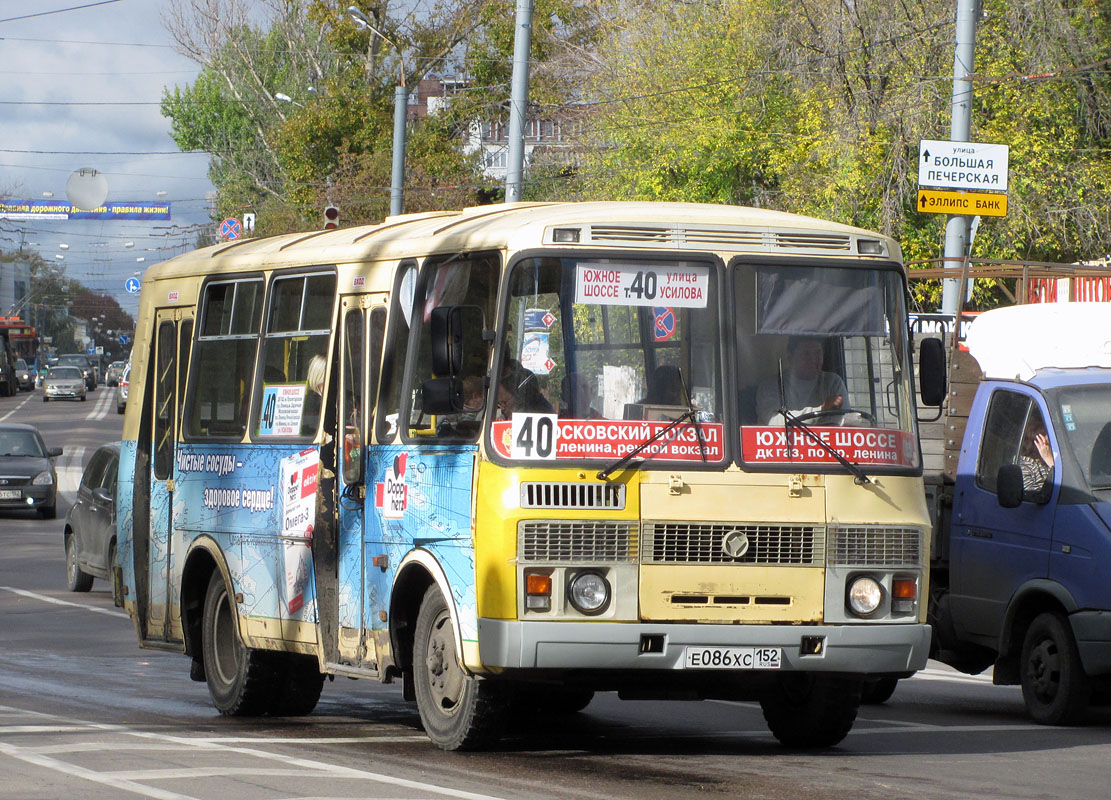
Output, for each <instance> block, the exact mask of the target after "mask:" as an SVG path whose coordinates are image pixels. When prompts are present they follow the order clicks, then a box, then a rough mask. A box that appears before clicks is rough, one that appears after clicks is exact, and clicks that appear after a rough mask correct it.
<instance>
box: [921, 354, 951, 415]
mask: <svg viewBox="0 0 1111 800" xmlns="http://www.w3.org/2000/svg"><path fill="white" fill-rule="evenodd" d="M918 387H919V392H920V393H921V395H922V402H923V403H924V404H926V405H928V406H940V405H941V404H942V403H943V402H945V390H946V387H945V344H944V343H943V342H942V341H941V339H935V338H930V339H923V340H922V343H921V344H920V345H919V346H918Z"/></svg>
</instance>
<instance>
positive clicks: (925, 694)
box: [0, 387, 1111, 800]
mask: <svg viewBox="0 0 1111 800" xmlns="http://www.w3.org/2000/svg"><path fill="white" fill-rule="evenodd" d="M102 403H103V406H101V404H102ZM9 412H14V413H12V415H11V416H9V417H7V419H9V420H12V421H21V422H31V423H33V424H36V425H38V426H39V427H40V429H41V430H42V431H43V434H44V437H45V439H46V441H47V444H48V445H61V446H62V447H63V448H64V449H65V452H64V453H63V455H62V457H61V458H60V459H59V465H60V467H61V472H62V474H63V479H62V488H63V490H67V489H68V490H69V491H72V488H73V487H75V486H76V480H77V478H78V477H79V476H80V469H81V467H82V466H83V464H84V462H85V461H86V460H87V458H88V457H89V456H90V455H91V454H92V451H93V450H94V449H95V447H96V445H97V444H99V443H101V442H103V441H108V440H110V439H114V438H118V437H119V435H120V428H121V425H120V423H121V421H122V417H119V416H117V415H116V411H115V394H114V390H106V389H105V388H104V387H101V388H99V389H98V390H97V391H96V392H94V393H93V394H92V395H90V398H89V400H88V401H87V402H85V403H80V402H78V403H69V404H63V403H49V404H45V405H44V404H43V403H42V401H41V398H40V396H39V394H38V393H37V392H36V393H35V394H32V395H20V396H17V397H15V398H0V418H3V417H5V415H7V414H8V413H9ZM66 505H67V503H66V502H65V494H64V493H63V500H62V501H61V502H60V503H59V511H60V512H62V511H63V509H64V508H65V507H66ZM62 525H63V520H62V519H61V518H59V519H58V520H51V521H43V520H40V519H38V517H37V516H34V515H32V514H29V513H26V512H12V513H8V514H0V552H2V553H3V557H2V558H0V799H4V800H6V799H7V798H13V799H15V798H18V799H19V800H24V799H30V798H34V799H35V800H38V799H40V798H42V799H47V798H58V799H59V800H63V799H64V800H71V799H72V798H75V797H76V798H82V799H83V800H85V799H88V800H98V799H99V798H121V797H152V798H204V800H227V798H235V800H251V799H252V798H356V797H364V798H365V797H370V798H402V797H405V798H433V797H462V798H490V797H498V798H524V797H528V798H549V797H550V798H590V799H591V800H594V799H595V798H649V799H653V800H654V799H657V798H658V799H659V800H664V798H669V799H670V798H694V797H730V798H732V797H744V798H754V799H762V798H768V799H769V800H780V799H782V800H786V799H787V798H791V799H792V800H794V799H796V798H801V797H817V798H827V797H852V798H854V799H855V798H864V799H870V798H883V799H884V800H892V799H893V798H915V799H916V800H920V799H921V798H931V800H932V799H934V798H968V797H976V798H1085V799H1087V798H1099V797H1106V796H1107V794H1108V789H1107V778H1106V776H1107V767H1106V764H1107V762H1108V759H1109V758H1111V711H1109V710H1106V709H1100V710H1097V711H1096V712H1095V713H1094V714H1093V715H1092V721H1091V723H1090V724H1089V725H1087V726H1085V727H1079V728H1046V727H1042V726H1038V725H1035V724H1033V723H1031V722H1030V721H1029V720H1028V719H1027V717H1026V716H1025V713H1024V710H1023V706H1022V699H1021V694H1020V692H1019V690H1018V689H1016V688H1010V687H996V686H992V685H991V683H990V679H989V678H987V677H984V676H977V677H969V676H961V675H958V674H956V673H953V672H952V671H951V670H949V669H947V668H944V667H941V666H940V665H934V664H931V667H930V669H928V670H926V671H925V672H923V673H920V674H919V675H918V676H916V677H914V678H913V679H911V680H908V681H904V682H902V683H901V684H900V686H899V688H898V689H897V690H896V692H895V695H894V696H893V697H892V699H891V700H890V701H888V703H886V704H885V705H883V706H870V707H867V706H866V707H864V708H862V709H861V713H860V716H859V717H858V719H857V723H856V726H855V727H854V728H853V731H852V732H851V733H850V734H849V736H848V737H847V738H846V739H845V741H844V742H843V743H842V744H841V745H840V746H838V747H836V748H833V749H831V750H828V751H823V752H799V751H791V750H786V749H784V748H782V747H780V746H779V745H778V743H777V742H776V741H775V739H774V738H773V737H772V736H771V734H770V733H768V731H767V728H766V726H765V724H764V721H763V718H762V715H761V712H760V708H759V706H758V705H756V704H752V703H726V702H703V703H681V702H675V703H657V702H622V701H620V700H618V699H617V698H616V697H615V696H611V695H599V696H598V697H596V698H595V700H594V702H593V703H591V704H590V706H588V707H587V709H586V710H585V711H584V712H582V713H580V714H576V715H573V716H572V717H570V718H567V719H562V720H561V719H558V718H545V717H534V718H529V719H521V720H519V721H518V722H517V724H516V726H515V728H514V729H513V731H512V732H511V734H510V735H509V736H508V737H507V738H506V739H505V740H504V741H503V742H502V744H501V747H500V748H499V750H498V751H496V752H491V753H477V754H475V753H472V754H461V753H442V752H440V751H439V750H437V749H435V748H434V747H433V746H432V745H431V744H429V742H428V740H427V739H426V738H425V737H424V735H423V733H422V732H421V729H420V722H419V718H418V716H417V713H416V709H415V707H414V706H413V705H412V704H410V703H406V702H405V701H404V700H403V699H402V697H401V691H400V688H399V687H397V686H392V685H387V686H383V685H380V684H377V683H373V682H368V681H352V680H348V679H342V678H341V679H337V680H335V681H334V682H329V683H327V684H326V685H325V688H324V694H323V696H322V698H321V702H320V704H319V706H318V707H317V709H316V711H315V712H314V713H313V714H312V715H310V716H308V717H304V718H297V719H262V720H239V719H228V718H224V717H221V716H219V715H218V714H217V713H216V712H215V711H214V709H213V708H212V705H211V704H210V702H209V698H208V693H207V689H206V687H205V685H204V684H201V683H194V682H192V681H190V680H189V675H188V673H189V669H188V667H189V664H188V660H187V659H186V658H185V657H184V656H181V655H177V654H172V653H163V652H158V651H150V650H140V649H139V648H138V646H137V644H136V642H137V639H136V635H135V632H134V629H133V628H132V626H131V623H130V621H129V620H128V619H127V618H126V616H125V615H124V614H123V613H122V612H121V611H120V610H119V609H116V608H114V607H113V605H112V598H111V594H110V591H109V587H108V585H107V583H105V582H104V581H100V580H97V581H96V582H95V583H94V585H93V590H92V591H91V592H89V593H84V594H73V593H70V592H68V591H66V589H65V580H64V569H63V553H62V537H61V530H62Z"/></svg>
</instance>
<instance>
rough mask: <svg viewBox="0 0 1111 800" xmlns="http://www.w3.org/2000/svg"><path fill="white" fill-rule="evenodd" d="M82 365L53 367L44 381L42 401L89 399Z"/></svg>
mask: <svg viewBox="0 0 1111 800" xmlns="http://www.w3.org/2000/svg"><path fill="white" fill-rule="evenodd" d="M86 392H87V389H86V388H85V376H84V375H82V374H81V369H80V367H51V368H50V369H49V370H48V371H47V373H46V378H45V379H44V380H43V382H42V401H43V402H44V403H45V402H46V401H48V400H57V399H59V398H65V399H68V400H77V399H78V398H80V399H81V400H86V399H88V396H87V394H86Z"/></svg>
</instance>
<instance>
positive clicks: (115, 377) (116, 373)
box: [104, 361, 127, 386]
mask: <svg viewBox="0 0 1111 800" xmlns="http://www.w3.org/2000/svg"><path fill="white" fill-rule="evenodd" d="M126 366H127V362H126V361H113V362H112V363H111V364H109V365H108V370H107V371H106V372H105V373H104V383H105V385H107V386H118V385H119V383H120V375H122V374H123V370H124V367H126Z"/></svg>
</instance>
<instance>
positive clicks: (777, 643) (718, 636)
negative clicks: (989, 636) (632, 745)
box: [478, 618, 930, 674]
mask: <svg viewBox="0 0 1111 800" xmlns="http://www.w3.org/2000/svg"><path fill="white" fill-rule="evenodd" d="M478 631H479V635H478V641H479V643H480V644H479V653H480V658H481V661H482V664H483V666H484V667H487V668H505V669H614V670H629V669H632V670H636V669H645V670H684V669H688V666H687V663H688V658H687V649H688V648H693V649H699V650H703V649H706V648H721V647H745V648H748V647H752V648H778V649H779V650H780V653H781V657H780V658H781V666H780V669H782V670H787V671H800V672H839V673H850V674H881V673H896V674H898V673H909V672H913V671H915V670H919V669H922V668H923V667H925V666H926V658H927V656H928V654H929V650H930V626H929V625H917V624H915V625H710V624H699V625H683V624H672V625H661V624H656V623H652V624H649V623H598V622H515V621H509V620H498V619H485V618H483V619H479V621H478ZM816 644H820V652H814V650H815V646H816Z"/></svg>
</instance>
